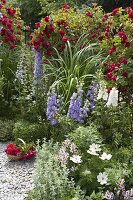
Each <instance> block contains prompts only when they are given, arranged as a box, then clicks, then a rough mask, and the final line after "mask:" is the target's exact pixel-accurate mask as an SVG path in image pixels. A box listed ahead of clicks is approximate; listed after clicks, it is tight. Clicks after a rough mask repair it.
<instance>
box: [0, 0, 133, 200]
mask: <svg viewBox="0 0 133 200" xmlns="http://www.w3.org/2000/svg"><path fill="white" fill-rule="evenodd" d="M39 2H40V4H38V5H41V6H42V8H41V7H39V6H38V10H36V13H37V16H39V15H40V14H41V13H40V12H42V13H43V14H45V16H44V18H43V19H42V20H41V21H38V22H36V23H35V27H36V29H35V30H34V31H33V32H32V34H31V35H30V40H29V41H28V43H27V44H28V45H29V46H27V45H24V40H23V37H22V36H21V34H19V30H20V32H21V31H22V28H23V26H21V20H20V17H19V11H18V9H17V8H13V7H12V5H11V4H9V3H7V4H6V1H5V0H1V4H0V9H1V12H0V27H1V28H0V40H1V48H0V116H1V117H3V118H2V120H1V133H0V140H3V137H7V139H8V138H9V139H10V138H11V137H10V136H11V132H13V133H12V136H13V139H14V142H15V143H13V145H12V149H11V153H12V152H15V154H16V153H17V154H18V153H19V149H16V147H18V145H19V140H18V138H20V140H21V139H22V140H21V141H23V140H24V141H25V142H26V143H27V144H29V143H32V142H34V143H36V142H37V140H39V141H38V145H37V158H36V163H35V177H34V182H35V188H34V190H33V191H32V192H31V193H30V195H29V197H28V199H32V200H41V199H49V200H55V199H57V200H87V199H88V200H102V199H103V200H116V199H117V200H127V199H129V197H130V196H131V195H132V190H130V188H131V187H132V182H133V180H132V177H133V168H132V165H133V161H132V157H133V137H132V133H133V82H132V79H133V67H132V66H133V53H132V52H133V45H132V43H133V37H132V32H133V26H132V23H133V10H132V8H131V7H127V8H125V9H123V8H115V9H114V10H112V11H111V12H110V13H105V12H104V11H103V9H102V8H101V7H98V6H97V5H95V4H94V5H93V7H87V6H85V5H84V6H82V3H83V4H84V3H86V2H85V1H81V2H80V3H81V5H79V4H80V3H79V2H78V1H70V5H68V4H67V3H66V2H63V3H62V2H61V1H39ZM13 3H16V2H15V1H13ZM19 3H20V5H21V6H20V9H21V11H22V16H23V17H26V16H27V13H23V6H24V5H27V11H28V9H29V8H28V6H30V5H31V1H28V2H27V1H23V2H22V1H19ZM34 3H37V2H34ZM88 3H90V1H88ZM60 4H61V8H60V9H57V6H59V5H60ZM15 5H19V4H15ZM51 6H52V7H53V9H51ZM34 9H35V5H33V7H32V9H31V13H34ZM55 10H56V11H55ZM49 13H50V15H48V14H49ZM23 14H24V15H25V16H24V15H23ZM28 14H30V13H28ZM36 19H38V20H39V18H38V17H36V15H35V18H32V20H33V21H36ZM30 21H31V20H30V19H29V22H30ZM29 22H28V23H29ZM22 24H23V23H22ZM19 25H20V26H19ZM7 118H12V119H13V120H14V122H15V125H13V124H12V121H7V122H6V119H7ZM2 125H3V126H2ZM12 129H13V130H12ZM44 137H45V139H44V140H43V138H44ZM15 145H16V146H15ZM9 147H11V146H9ZM27 153H28V155H26V157H27V156H28V157H29V155H30V154H29V152H28V151H27ZM34 155H35V154H34Z"/></svg>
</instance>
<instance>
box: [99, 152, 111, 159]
mask: <svg viewBox="0 0 133 200" xmlns="http://www.w3.org/2000/svg"><path fill="white" fill-rule="evenodd" d="M99 158H101V160H110V159H111V158H112V155H111V154H107V153H103V154H102V155H101V156H100V157H99Z"/></svg>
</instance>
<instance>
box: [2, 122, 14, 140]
mask: <svg viewBox="0 0 133 200" xmlns="http://www.w3.org/2000/svg"><path fill="white" fill-rule="evenodd" d="M13 126H14V121H12V120H5V119H0V141H2V142H5V141H8V140H11V139H12V131H13Z"/></svg>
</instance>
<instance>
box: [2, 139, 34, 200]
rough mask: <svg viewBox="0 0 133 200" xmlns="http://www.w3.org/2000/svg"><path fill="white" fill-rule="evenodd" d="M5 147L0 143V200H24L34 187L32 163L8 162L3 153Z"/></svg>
mask: <svg viewBox="0 0 133 200" xmlns="http://www.w3.org/2000/svg"><path fill="white" fill-rule="evenodd" d="M6 146H7V143H1V142H0V200H24V198H25V197H26V196H27V193H28V192H29V191H30V190H31V189H33V187H34V185H33V179H32V178H33V171H34V162H33V160H29V161H16V162H14V161H9V160H8V159H7V157H6V155H5V153H4V149H5V147H6Z"/></svg>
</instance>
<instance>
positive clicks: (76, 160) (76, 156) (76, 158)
mask: <svg viewBox="0 0 133 200" xmlns="http://www.w3.org/2000/svg"><path fill="white" fill-rule="evenodd" d="M70 160H71V161H73V162H74V163H77V164H78V163H81V162H82V160H81V156H79V155H73V156H72V157H70Z"/></svg>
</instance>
